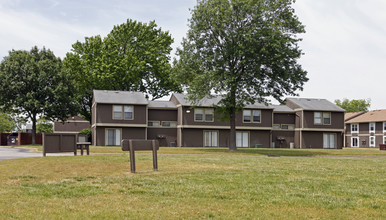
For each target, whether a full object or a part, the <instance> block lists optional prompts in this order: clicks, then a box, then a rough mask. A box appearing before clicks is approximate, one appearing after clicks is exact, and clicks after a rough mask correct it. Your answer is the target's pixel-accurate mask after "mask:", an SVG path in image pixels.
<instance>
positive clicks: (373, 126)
mask: <svg viewBox="0 0 386 220" xmlns="http://www.w3.org/2000/svg"><path fill="white" fill-rule="evenodd" d="M369 132H370V133H374V132H375V123H374V122H372V123H369Z"/></svg>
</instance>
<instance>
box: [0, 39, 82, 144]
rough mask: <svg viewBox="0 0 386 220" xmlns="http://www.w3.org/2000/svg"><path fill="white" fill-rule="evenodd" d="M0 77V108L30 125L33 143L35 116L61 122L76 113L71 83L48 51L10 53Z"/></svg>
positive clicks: (0, 68) (3, 63) (1, 67)
mask: <svg viewBox="0 0 386 220" xmlns="http://www.w3.org/2000/svg"><path fill="white" fill-rule="evenodd" d="M0 78H1V80H0V108H1V109H2V110H4V111H6V112H12V113H14V114H17V115H21V116H23V117H25V118H26V119H29V120H30V121H31V122H32V133H33V135H32V143H33V144H35V143H36V139H35V136H36V121H37V117H38V116H39V115H43V116H45V117H46V118H48V119H50V120H57V119H59V120H63V121H65V120H66V119H67V117H68V116H69V115H73V114H76V112H77V110H78V105H77V103H76V102H75V97H74V94H73V91H74V86H73V82H72V80H71V78H70V77H69V75H68V74H66V73H65V72H63V71H62V62H61V60H60V58H57V57H55V55H54V53H53V52H52V51H51V50H48V49H45V48H43V49H38V48H37V47H36V46H35V47H33V48H32V49H31V50H30V51H24V50H12V51H10V52H9V55H8V56H6V57H4V59H3V61H2V62H1V64H0Z"/></svg>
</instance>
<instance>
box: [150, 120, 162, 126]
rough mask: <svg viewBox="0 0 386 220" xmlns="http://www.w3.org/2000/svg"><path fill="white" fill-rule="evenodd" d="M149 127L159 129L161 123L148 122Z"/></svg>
mask: <svg viewBox="0 0 386 220" xmlns="http://www.w3.org/2000/svg"><path fill="white" fill-rule="evenodd" d="M147 125H148V126H149V127H159V126H160V123H159V121H148V122H147Z"/></svg>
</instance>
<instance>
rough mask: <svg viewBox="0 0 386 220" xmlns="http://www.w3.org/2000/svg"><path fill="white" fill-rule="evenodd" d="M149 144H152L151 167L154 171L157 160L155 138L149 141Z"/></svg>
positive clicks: (156, 168)
mask: <svg viewBox="0 0 386 220" xmlns="http://www.w3.org/2000/svg"><path fill="white" fill-rule="evenodd" d="M151 145H152V146H153V168H154V171H157V170H158V161H157V147H156V145H155V140H152V141H151Z"/></svg>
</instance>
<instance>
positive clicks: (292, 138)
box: [272, 131, 295, 148]
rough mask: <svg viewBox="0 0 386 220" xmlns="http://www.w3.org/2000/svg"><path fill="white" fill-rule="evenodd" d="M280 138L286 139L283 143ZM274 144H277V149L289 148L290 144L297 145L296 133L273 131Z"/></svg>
mask: <svg viewBox="0 0 386 220" xmlns="http://www.w3.org/2000/svg"><path fill="white" fill-rule="evenodd" d="M278 137H282V138H284V141H283V142H280V141H279V140H278ZM272 142H275V148H289V147H290V143H291V142H292V143H295V131H272Z"/></svg>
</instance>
